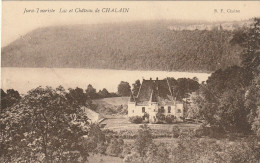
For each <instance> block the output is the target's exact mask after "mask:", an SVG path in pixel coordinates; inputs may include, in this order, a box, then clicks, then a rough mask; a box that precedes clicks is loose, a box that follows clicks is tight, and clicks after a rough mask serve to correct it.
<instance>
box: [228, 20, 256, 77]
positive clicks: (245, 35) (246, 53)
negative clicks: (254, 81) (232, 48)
mask: <svg viewBox="0 0 260 163" xmlns="http://www.w3.org/2000/svg"><path fill="white" fill-rule="evenodd" d="M231 43H232V44H233V45H234V44H238V45H239V46H241V47H242V48H243V53H242V55H241V60H242V66H243V67H244V68H245V69H247V70H248V71H251V72H253V73H254V74H257V73H259V71H260V70H259V68H260V67H259V66H260V51H259V49H260V18H254V19H253V23H252V24H251V27H250V28H242V29H239V30H237V31H235V33H234V36H233V38H232V40H231Z"/></svg>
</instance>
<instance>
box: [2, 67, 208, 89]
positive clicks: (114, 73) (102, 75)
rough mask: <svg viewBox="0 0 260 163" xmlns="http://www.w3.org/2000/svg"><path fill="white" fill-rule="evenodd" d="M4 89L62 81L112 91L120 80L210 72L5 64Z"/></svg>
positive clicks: (204, 75) (200, 76)
mask: <svg viewBox="0 0 260 163" xmlns="http://www.w3.org/2000/svg"><path fill="white" fill-rule="evenodd" d="M1 73H2V76H1V83H2V85H1V86H2V89H4V90H6V89H10V88H13V89H15V90H18V91H19V92H20V93H22V94H24V93H26V92H27V91H29V90H30V89H33V88H36V87H38V86H51V87H53V88H55V87H57V86H59V85H62V86H63V87H64V88H66V89H67V88H76V87H79V88H83V89H84V90H85V89H86V88H87V86H88V84H91V85H93V87H94V88H96V89H97V91H99V90H100V89H103V88H106V89H107V90H108V91H109V92H116V91H117V86H118V84H119V83H120V82H121V81H127V82H129V83H130V85H132V84H133V83H134V82H135V81H136V80H137V79H139V80H141V81H142V79H150V78H152V79H156V77H158V78H159V79H164V78H166V77H174V78H175V79H177V78H184V77H186V78H193V77H197V78H198V79H199V82H202V81H206V80H207V79H208V77H209V76H210V73H191V72H168V71H136V70H134V71H129V70H111V69H83V68H10V67H3V68H2V72H1Z"/></svg>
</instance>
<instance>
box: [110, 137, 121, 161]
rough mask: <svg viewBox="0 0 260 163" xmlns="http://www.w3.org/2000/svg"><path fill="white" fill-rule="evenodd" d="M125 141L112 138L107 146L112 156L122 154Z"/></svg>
mask: <svg viewBox="0 0 260 163" xmlns="http://www.w3.org/2000/svg"><path fill="white" fill-rule="evenodd" d="M123 146H124V141H123V139H119V140H117V139H115V138H114V139H112V140H111V141H110V143H109V145H108V147H107V150H106V153H107V154H108V155H110V156H116V157H118V156H120V155H121V153H122V151H123Z"/></svg>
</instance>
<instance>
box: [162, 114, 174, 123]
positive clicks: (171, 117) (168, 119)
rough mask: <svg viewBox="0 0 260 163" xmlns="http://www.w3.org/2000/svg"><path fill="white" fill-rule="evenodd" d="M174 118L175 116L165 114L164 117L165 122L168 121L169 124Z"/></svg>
mask: <svg viewBox="0 0 260 163" xmlns="http://www.w3.org/2000/svg"><path fill="white" fill-rule="evenodd" d="M175 119H176V118H175V116H174V115H167V116H166V117H165V121H166V123H169V124H171V123H173V122H174V120H175Z"/></svg>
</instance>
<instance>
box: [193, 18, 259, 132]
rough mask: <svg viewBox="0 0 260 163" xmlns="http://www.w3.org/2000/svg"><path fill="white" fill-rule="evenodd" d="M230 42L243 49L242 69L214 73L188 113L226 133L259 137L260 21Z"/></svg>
mask: <svg viewBox="0 0 260 163" xmlns="http://www.w3.org/2000/svg"><path fill="white" fill-rule="evenodd" d="M231 41H232V43H233V44H237V45H239V46H241V47H242V48H243V52H242V53H241V60H242V65H241V66H231V67H228V68H226V69H219V70H217V71H215V72H214V73H212V75H211V76H210V77H209V79H208V80H207V81H206V83H204V84H202V85H201V86H200V89H199V90H198V91H197V95H196V96H194V97H193V98H192V101H193V103H194V104H195V105H193V106H192V107H191V108H190V110H189V113H190V115H191V117H193V118H199V119H203V120H205V122H206V123H207V124H209V125H211V126H214V127H216V128H218V129H221V130H222V131H223V132H240V133H250V132H251V133H252V132H254V133H255V134H257V135H260V123H259V122H260V120H259V119H260V105H259V102H260V98H259V97H260V87H259V86H260V76H259V72H260V19H259V18H255V19H254V23H253V24H252V26H251V27H250V28H245V29H243V30H241V31H238V32H237V34H236V35H235V36H234V37H233V39H232V40H231Z"/></svg>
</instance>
